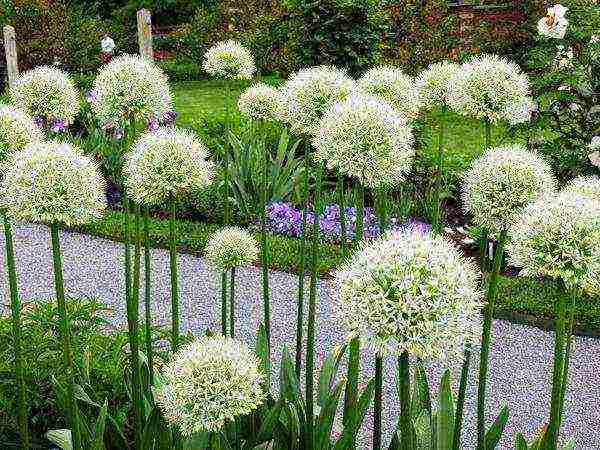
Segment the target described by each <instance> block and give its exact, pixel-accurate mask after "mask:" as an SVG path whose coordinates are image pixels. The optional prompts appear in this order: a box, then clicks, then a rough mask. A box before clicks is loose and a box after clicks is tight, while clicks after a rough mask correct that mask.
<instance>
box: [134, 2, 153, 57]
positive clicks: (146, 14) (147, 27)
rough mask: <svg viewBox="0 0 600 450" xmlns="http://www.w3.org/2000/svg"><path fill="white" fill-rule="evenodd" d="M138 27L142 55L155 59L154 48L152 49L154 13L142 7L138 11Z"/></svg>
mask: <svg viewBox="0 0 600 450" xmlns="http://www.w3.org/2000/svg"><path fill="white" fill-rule="evenodd" d="M137 29H138V44H139V46H140V55H142V56H145V57H146V58H150V59H154V50H153V49H152V15H151V14H150V11H148V10H147V9H140V10H139V11H138V12H137Z"/></svg>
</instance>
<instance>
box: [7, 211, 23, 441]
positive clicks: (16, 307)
mask: <svg viewBox="0 0 600 450" xmlns="http://www.w3.org/2000/svg"><path fill="white" fill-rule="evenodd" d="M3 219H4V245H5V250H6V270H7V272H8V285H9V288H10V307H11V312H12V330H13V339H14V340H13V349H14V350H13V351H14V353H15V378H16V379H17V397H18V399H19V411H18V416H19V435H20V438H21V449H22V450H27V449H29V429H28V426H27V409H28V408H27V393H26V390H25V375H24V373H23V350H22V347H21V301H20V299H19V289H18V286H17V269H16V264H15V252H14V247H13V238H12V230H11V226H10V221H9V220H8V217H6V215H3Z"/></svg>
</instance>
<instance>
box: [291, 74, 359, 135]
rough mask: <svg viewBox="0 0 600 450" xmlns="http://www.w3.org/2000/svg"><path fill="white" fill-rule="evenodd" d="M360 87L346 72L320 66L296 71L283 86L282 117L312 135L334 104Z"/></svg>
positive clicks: (298, 131) (292, 125)
mask: <svg viewBox="0 0 600 450" xmlns="http://www.w3.org/2000/svg"><path fill="white" fill-rule="evenodd" d="M355 90H356V83H355V82H354V80H352V79H351V78H350V77H349V76H348V75H347V74H346V72H344V71H343V70H340V69H337V68H335V67H332V66H318V67H311V68H308V69H303V70H300V71H299V72H296V73H295V74H293V75H292V76H290V78H289V79H288V80H287V81H286V82H285V83H284V85H283V86H282V87H281V98H282V111H281V112H282V120H283V121H284V122H286V123H287V124H288V125H289V126H290V128H291V130H292V131H293V132H294V133H297V134H312V132H313V131H314V129H315V128H316V127H317V126H318V123H319V119H320V118H321V117H322V116H323V114H325V112H327V110H328V109H329V108H331V107H332V106H333V105H334V104H336V103H337V102H339V101H342V100H344V99H346V98H347V97H348V95H350V93H351V92H353V91H355Z"/></svg>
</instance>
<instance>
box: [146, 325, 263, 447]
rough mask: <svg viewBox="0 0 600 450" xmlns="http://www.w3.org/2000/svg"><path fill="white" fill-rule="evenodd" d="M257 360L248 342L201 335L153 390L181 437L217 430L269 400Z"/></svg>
mask: <svg viewBox="0 0 600 450" xmlns="http://www.w3.org/2000/svg"><path fill="white" fill-rule="evenodd" d="M263 382H264V375H263V374H261V373H260V371H259V361H258V357H257V356H256V355H254V354H253V353H252V351H251V350H250V349H249V348H248V347H247V346H246V345H245V344H244V343H243V342H239V341H235V340H233V339H229V338H226V337H222V336H212V337H202V338H200V339H197V340H195V341H194V342H192V343H190V344H188V345H186V346H185V347H183V348H182V349H181V350H180V351H179V352H178V353H177V354H175V355H174V358H173V360H172V361H171V362H170V363H169V365H168V366H167V367H166V368H165V369H164V371H163V373H162V375H161V377H160V381H159V383H158V384H157V385H156V386H155V387H154V396H155V399H156V403H157V405H158V407H159V408H160V409H161V411H162V413H163V414H164V416H165V418H166V419H167V421H168V422H169V423H171V424H173V425H176V426H177V427H178V428H179V430H180V431H181V434H183V435H184V436H191V435H192V434H194V433H198V432H216V431H219V430H220V429H221V428H223V426H225V425H226V424H227V423H229V422H231V421H233V420H234V419H235V418H236V417H238V416H242V415H246V414H248V413H250V412H252V411H253V410H255V409H256V408H258V407H259V406H260V405H262V404H263V402H264V401H265V393H264V391H263V388H262V383H263Z"/></svg>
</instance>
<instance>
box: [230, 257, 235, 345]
mask: <svg viewBox="0 0 600 450" xmlns="http://www.w3.org/2000/svg"><path fill="white" fill-rule="evenodd" d="M229 337H231V338H233V337H235V267H232V268H231V284H230V286H229Z"/></svg>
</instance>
